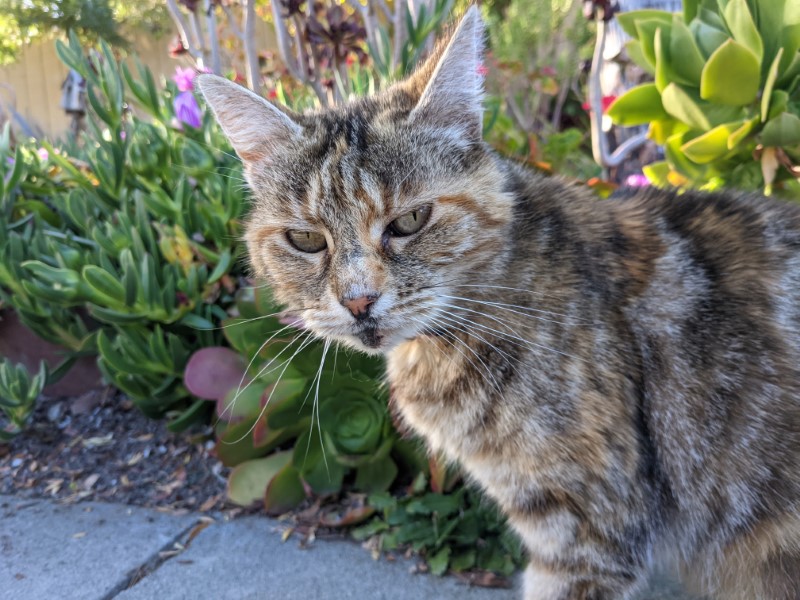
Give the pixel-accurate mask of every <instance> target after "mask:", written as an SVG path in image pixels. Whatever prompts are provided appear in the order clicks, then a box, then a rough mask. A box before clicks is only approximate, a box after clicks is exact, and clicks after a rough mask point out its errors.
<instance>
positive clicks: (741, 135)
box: [728, 117, 759, 150]
mask: <svg viewBox="0 0 800 600" xmlns="http://www.w3.org/2000/svg"><path fill="white" fill-rule="evenodd" d="M758 123H759V119H758V117H755V118H753V119H749V120H747V121H745V122H744V123H742V124H741V126H740V127H739V128H738V129H737V130H736V131H733V132H731V134H730V136H728V150H733V149H734V148H735V147H736V146H738V145H739V144H741V143H742V141H744V139H745V138H746V137H747V136H748V135H750V133H751V132H752V131H753V129H755V127H756V126H757V125H758Z"/></svg>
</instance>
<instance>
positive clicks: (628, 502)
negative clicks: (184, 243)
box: [200, 9, 800, 600]
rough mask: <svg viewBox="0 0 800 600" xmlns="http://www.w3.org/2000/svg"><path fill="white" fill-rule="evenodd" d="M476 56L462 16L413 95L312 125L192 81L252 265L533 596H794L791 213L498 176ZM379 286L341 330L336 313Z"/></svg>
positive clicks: (798, 447) (795, 263)
mask: <svg viewBox="0 0 800 600" xmlns="http://www.w3.org/2000/svg"><path fill="white" fill-rule="evenodd" d="M481 38H482V28H481V23H480V18H479V16H478V14H477V11H476V10H474V9H473V10H471V11H470V12H469V13H468V16H467V17H466V18H465V19H464V21H463V22H462V24H461V26H460V28H459V29H458V30H457V31H456V33H455V34H454V35H453V36H452V37H451V38H450V40H449V41H448V42H447V43H444V44H442V45H440V46H439V48H438V49H437V50H436V51H435V52H434V54H433V56H432V57H431V58H430V59H429V61H428V62H426V63H425V64H424V65H423V66H422V67H421V69H420V70H419V71H418V72H417V73H415V74H414V75H412V76H411V77H410V78H409V79H408V80H406V81H404V82H401V83H400V84H398V85H396V86H395V87H392V88H390V89H388V90H386V91H383V92H381V93H379V94H377V95H376V96H374V97H371V98H366V99H360V100H355V101H353V102H351V103H350V104H348V105H346V106H343V107H340V108H335V109H331V110H327V111H322V112H317V113H311V114H305V115H293V114H290V113H288V112H286V111H284V110H282V109H277V108H275V107H273V106H272V105H269V104H268V103H267V102H266V101H262V100H259V99H257V98H256V97H255V96H253V95H247V94H246V93H245V92H242V91H241V90H240V89H238V88H236V87H234V86H232V85H231V84H226V83H224V82H221V81H218V80H215V79H213V78H211V77H207V76H204V77H202V78H201V80H200V81H201V89H203V91H204V93H205V94H206V97H207V99H208V101H209V103H210V104H211V106H212V108H213V109H214V110H215V112H216V114H217V116H218V118H219V119H220V120H221V122H222V124H223V127H225V130H226V132H227V133H228V135H229V136H230V137H231V141H232V142H233V144H234V147H236V148H237V151H239V152H240V154H241V155H242V156H243V158H244V159H245V167H246V173H247V178H248V181H249V183H250V187H251V189H252V193H253V198H254V206H253V210H252V213H251V216H250V218H249V221H248V224H247V242H248V245H249V250H250V256H251V260H252V264H253V267H254V269H255V271H256V272H257V273H258V275H259V276H261V277H263V278H264V279H266V280H267V281H268V282H269V283H270V284H271V286H272V289H273V290H274V293H275V295H276V297H277V298H278V299H279V300H280V301H281V302H283V303H285V304H286V305H287V308H288V310H289V311H291V312H293V313H294V314H296V315H297V316H298V317H299V318H300V319H301V320H302V322H303V323H304V325H305V327H307V328H308V329H310V330H312V331H313V332H315V333H316V334H317V335H320V336H323V337H325V338H327V339H331V340H337V341H339V342H341V343H344V344H347V345H350V346H352V347H355V348H359V349H361V350H364V351H367V352H380V353H384V354H385V355H386V356H387V374H388V379H389V382H390V385H391V388H392V392H393V404H394V406H395V407H396V408H397V410H398V412H399V413H400V415H401V417H402V419H403V421H404V422H405V424H406V425H407V426H409V427H410V428H411V429H413V430H414V431H416V432H417V433H419V434H420V435H422V436H423V437H424V438H425V439H426V440H427V442H428V444H429V446H430V447H431V449H432V450H436V451H443V452H445V453H446V454H447V455H448V456H449V457H451V458H452V459H453V460H457V461H459V462H460V463H461V464H462V465H463V466H464V468H465V469H466V470H467V471H468V472H469V473H470V475H471V477H472V478H473V479H474V480H475V481H476V482H478V483H479V484H480V485H482V486H483V488H484V489H485V490H486V493H487V494H489V495H490V496H492V497H493V498H494V499H495V500H496V501H497V502H498V503H499V505H500V506H501V507H502V509H503V510H504V511H505V513H506V514H507V515H508V517H509V519H510V521H511V523H512V524H513V525H514V526H515V527H516V529H517V531H518V532H519V534H520V536H521V538H522V539H523V541H524V542H525V544H526V546H527V548H528V551H529V556H530V566H529V567H528V571H527V574H526V591H525V596H526V598H528V599H530V600H533V599H542V600H567V599H569V600H581V599H585V600H588V599H595V600H597V599H610V598H630V597H631V596H632V594H634V593H635V591H636V590H637V589H638V588H639V587H640V586H641V585H642V584H643V582H644V581H645V580H646V578H647V576H648V574H649V573H650V571H651V569H652V568H653V567H654V566H656V565H659V564H668V565H674V566H676V567H678V568H679V569H680V570H681V571H682V572H683V573H684V574H685V576H686V579H687V581H691V582H693V583H694V584H696V585H697V586H698V587H699V588H700V589H701V591H703V592H705V593H708V594H710V595H712V596H713V597H716V598H725V599H729V598H733V599H736V598H740V599H745V598H748V599H749V598H763V599H770V600H773V599H774V600H790V599H797V598H799V597H800V592H799V591H798V590H800V389H798V387H800V378H799V377H798V371H797V369H798V366H797V365H799V364H800V209H798V207H796V206H794V205H788V204H782V203H779V202H777V201H774V200H770V199H766V198H761V197H750V196H743V195H737V194H733V193H722V194H714V195H704V194H699V193H694V192H691V193H686V194H684V195H681V196H676V195H674V194H672V193H669V192H665V191H659V190H645V191H640V192H636V193H629V194H625V195H623V196H621V197H619V198H617V199H613V200H608V201H598V200H596V199H594V198H593V197H592V196H591V194H590V193H589V192H588V191H586V190H585V189H583V188H581V187H577V186H574V185H570V184H567V183H565V182H562V181H560V180H558V179H556V178H542V177H540V176H537V175H534V174H532V173H530V172H528V171H526V170H524V169H522V168H520V167H518V166H515V165H513V164H510V163H508V162H504V161H502V160H501V159H499V158H498V157H497V156H495V155H494V154H493V153H492V152H491V151H490V149H489V148H488V147H487V146H486V145H485V144H484V143H483V142H482V141H481V140H480V133H479V127H476V124H478V125H479V124H480V117H481V115H480V98H479V95H480V90H479V83H477V84H476V83H475V81H474V80H473V77H472V76H470V75H469V73H471V72H472V71H470V69H475V68H476V66H477V63H478V60H479V58H480V55H479V50H480V46H481V43H480V42H481ZM464 73H467V75H464ZM259 128H260V129H259ZM259 140H262V141H261V142H259ZM263 140H269V141H263ZM275 140H279V141H280V144H278V143H277V142H276V141H275ZM423 205H430V206H432V213H431V217H430V220H429V222H428V223H427V224H426V225H425V227H423V229H422V230H421V231H420V232H419V233H417V234H414V235H411V236H408V237H393V236H391V235H389V234H388V233H387V227H388V226H389V224H390V223H391V222H392V221H393V220H394V219H396V218H397V217H399V216H401V215H403V214H405V213H408V212H409V211H410V210H412V209H414V208H418V207H420V206H423ZM288 229H299V230H303V231H311V230H313V231H317V232H321V233H324V235H325V236H326V239H327V241H328V247H327V249H326V250H325V251H322V252H319V253H315V254H308V253H303V252H300V251H298V250H296V249H295V248H293V247H292V246H291V244H289V242H288V241H287V238H286V231H287V230H288ZM369 290H373V291H377V292H379V293H380V297H379V298H378V300H377V301H376V302H375V304H374V306H373V307H372V312H371V315H370V317H369V318H368V319H361V320H355V319H354V318H353V316H352V315H351V314H350V312H348V311H347V310H346V309H345V308H344V307H343V305H342V304H341V302H342V299H343V298H345V297H347V296H348V295H350V296H352V294H356V295H358V294H364V293H367V292H368V291H369Z"/></svg>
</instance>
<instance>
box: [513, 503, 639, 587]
mask: <svg viewBox="0 0 800 600" xmlns="http://www.w3.org/2000/svg"><path fill="white" fill-rule="evenodd" d="M511 521H512V523H513V525H514V526H515V528H516V530H517V532H518V533H519V534H520V537H522V539H523V540H524V541H525V545H526V546H527V548H528V556H529V565H528V568H527V570H526V571H525V577H524V590H525V595H524V597H525V600H627V599H628V598H631V597H632V595H633V593H634V592H635V591H636V590H638V589H639V588H640V586H641V584H642V583H643V582H644V581H646V579H647V574H648V573H647V567H646V565H645V563H644V560H643V557H644V556H646V555H647V551H646V548H645V547H644V545H643V543H642V541H641V540H642V539H643V537H642V536H632V537H631V539H628V540H624V541H623V540H621V539H619V537H618V536H614V535H607V534H604V532H603V529H602V528H601V527H599V526H598V524H597V523H594V524H592V523H589V522H588V521H587V520H585V519H580V518H578V517H577V516H576V515H574V514H572V513H571V512H569V511H564V510H562V511H556V512H555V513H553V514H550V515H547V516H546V517H538V518H537V517H530V516H529V517H528V518H520V517H519V516H517V518H512V520H511ZM635 529H636V528H632V529H631V531H634V530H635Z"/></svg>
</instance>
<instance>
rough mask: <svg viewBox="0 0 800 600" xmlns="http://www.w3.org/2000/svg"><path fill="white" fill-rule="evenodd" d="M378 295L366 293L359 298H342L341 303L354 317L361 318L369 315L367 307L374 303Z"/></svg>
mask: <svg viewBox="0 0 800 600" xmlns="http://www.w3.org/2000/svg"><path fill="white" fill-rule="evenodd" d="M379 296H380V294H367V295H366V296H361V297H359V298H347V299H345V300H342V304H343V305H344V307H345V308H346V309H347V310H349V311H350V312H351V313H353V316H354V317H355V318H356V319H363V318H365V317H367V316H368V315H369V307H370V306H372V305H373V304H375V301H376V300H377V299H378V297H379Z"/></svg>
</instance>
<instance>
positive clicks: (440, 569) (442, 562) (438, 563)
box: [427, 546, 453, 576]
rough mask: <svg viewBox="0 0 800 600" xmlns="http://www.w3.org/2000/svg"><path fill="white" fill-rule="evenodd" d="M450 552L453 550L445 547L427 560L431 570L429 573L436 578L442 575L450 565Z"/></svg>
mask: <svg viewBox="0 0 800 600" xmlns="http://www.w3.org/2000/svg"><path fill="white" fill-rule="evenodd" d="M452 551H453V549H452V548H450V546H445V547H444V548H442V549H441V550H439V551H438V552H437V553H436V554H434V555H433V556H431V557H430V558H429V559H428V561H427V562H428V566H429V567H430V569H431V573H433V574H434V575H437V576H442V575H444V573H445V571H447V567H448V565H449V564H450V553H451V552H452Z"/></svg>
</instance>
